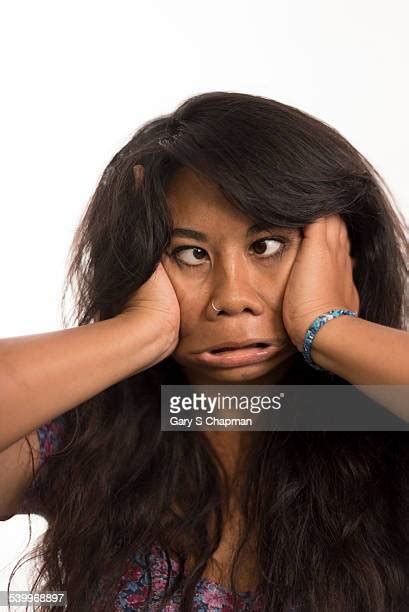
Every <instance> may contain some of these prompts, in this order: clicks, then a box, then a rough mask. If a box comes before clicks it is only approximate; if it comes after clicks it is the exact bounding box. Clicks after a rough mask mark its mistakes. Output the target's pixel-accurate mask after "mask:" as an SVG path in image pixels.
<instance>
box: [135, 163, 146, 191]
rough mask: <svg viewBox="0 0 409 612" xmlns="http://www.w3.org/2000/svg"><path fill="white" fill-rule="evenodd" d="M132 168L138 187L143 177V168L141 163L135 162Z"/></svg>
mask: <svg viewBox="0 0 409 612" xmlns="http://www.w3.org/2000/svg"><path fill="white" fill-rule="evenodd" d="M132 169H133V175H134V178H135V184H136V186H137V187H138V186H139V185H140V184H141V183H142V181H143V179H144V176H145V168H144V167H143V166H142V165H141V164H136V166H134V167H133V168H132Z"/></svg>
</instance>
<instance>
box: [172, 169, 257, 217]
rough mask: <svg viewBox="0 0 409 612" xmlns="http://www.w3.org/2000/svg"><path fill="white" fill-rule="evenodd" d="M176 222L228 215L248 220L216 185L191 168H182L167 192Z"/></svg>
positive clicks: (173, 178)
mask: <svg viewBox="0 0 409 612" xmlns="http://www.w3.org/2000/svg"><path fill="white" fill-rule="evenodd" d="M166 196H167V201H168V204H169V208H170V210H171V213H172V218H173V219H174V221H179V220H181V219H183V220H184V221H186V220H189V219H191V220H193V219H198V218H203V217H206V218H208V219H210V218H211V217H213V216H218V215H227V216H229V217H231V216H234V217H243V218H244V219H245V218H246V217H245V215H243V214H242V213H241V212H240V211H239V210H237V209H236V208H235V207H234V206H233V205H232V204H231V203H230V202H229V201H228V200H227V199H226V198H225V197H224V195H223V194H222V193H221V191H220V190H219V189H218V188H217V186H216V185H215V184H214V183H211V182H210V181H208V180H206V179H205V178H204V177H201V176H199V175H198V174H197V173H196V172H194V171H193V170H191V169H190V168H185V167H184V168H180V169H179V170H178V171H177V172H176V173H175V175H174V176H173V177H172V179H171V181H170V182H169V185H168V189H167V192H166Z"/></svg>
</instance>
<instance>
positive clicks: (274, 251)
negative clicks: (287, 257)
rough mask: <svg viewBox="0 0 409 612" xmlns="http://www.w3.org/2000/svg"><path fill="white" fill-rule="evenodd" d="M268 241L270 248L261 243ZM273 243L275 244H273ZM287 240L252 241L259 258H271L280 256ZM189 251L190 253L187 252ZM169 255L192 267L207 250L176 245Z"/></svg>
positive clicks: (201, 259)
mask: <svg viewBox="0 0 409 612" xmlns="http://www.w3.org/2000/svg"><path fill="white" fill-rule="evenodd" d="M266 242H270V243H272V244H271V247H272V248H270V249H268V248H267V250H266V249H265V247H264V246H263V243H266ZM274 243H275V244H274ZM287 243H288V240H286V239H285V238H262V239H260V240H257V241H256V242H253V246H254V245H256V248H255V252H256V254H257V255H258V256H259V257H260V258H261V259H272V258H274V257H281V255H282V254H283V252H284V250H285V248H286V246H287ZM277 244H281V246H280V247H278V248H277ZM189 251H191V253H189ZM182 252H183V258H182V257H181V253H182ZM169 255H170V257H173V259H175V260H176V261H177V262H179V263H181V264H182V265H185V266H188V267H191V268H194V267H197V266H200V265H202V261H203V259H204V258H205V257H206V255H207V252H206V251H205V249H202V248H200V247H197V246H179V247H176V249H174V250H173V251H172V252H171V253H169Z"/></svg>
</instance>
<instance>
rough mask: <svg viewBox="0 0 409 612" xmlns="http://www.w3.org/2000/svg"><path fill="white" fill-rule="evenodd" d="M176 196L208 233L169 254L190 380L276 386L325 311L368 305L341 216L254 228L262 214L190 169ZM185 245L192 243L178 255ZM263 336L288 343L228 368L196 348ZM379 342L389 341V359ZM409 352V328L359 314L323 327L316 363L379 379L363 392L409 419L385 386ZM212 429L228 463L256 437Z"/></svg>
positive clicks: (180, 241) (178, 212) (189, 224)
mask: <svg viewBox="0 0 409 612" xmlns="http://www.w3.org/2000/svg"><path fill="white" fill-rule="evenodd" d="M167 197H168V202H169V207H170V210H171V214H172V217H173V225H174V228H180V227H183V228H190V229H194V230H196V231H200V232H202V233H204V234H206V235H207V241H205V240H203V239H198V238H197V237H196V238H193V237H180V236H175V237H173V239H172V242H171V244H170V246H169V247H168V249H167V250H166V252H165V253H164V254H163V258H162V264H163V267H164V268H165V270H166V273H167V275H168V277H169V279H170V281H171V283H172V285H173V288H174V290H175V293H176V295H177V299H178V302H179V306H180V315H181V317H180V340H179V343H178V345H177V346H176V348H175V351H174V352H173V354H172V357H173V358H174V359H175V360H176V361H177V362H178V363H179V364H180V366H181V367H182V369H183V371H184V373H185V375H186V377H187V379H188V380H189V382H190V383H191V384H194V385H201V384H202V385H217V384H234V385H240V384H251V385H269V384H275V383H276V382H277V381H279V380H280V379H281V377H282V375H283V374H284V373H285V372H286V371H287V370H288V369H289V368H290V367H291V364H292V361H293V359H294V357H295V355H296V353H297V351H300V350H302V344H303V339H304V334H305V332H306V330H307V329H308V327H309V325H310V324H311V323H312V321H313V320H314V319H315V318H316V317H317V316H318V315H320V314H322V313H324V312H328V311H329V310H332V309H334V308H345V309H349V310H352V311H355V312H359V305H360V302H359V294H358V291H357V288H356V286H355V284H354V281H353V266H354V265H355V261H354V259H353V258H352V257H351V256H350V242H349V237H348V231H347V227H346V225H345V223H344V221H343V220H342V218H341V217H340V216H339V215H329V216H327V217H321V218H320V219H318V220H317V221H315V222H314V223H311V224H308V225H306V226H305V227H303V228H302V230H300V229H292V228H290V229H288V228H278V227H276V228H265V229H263V230H260V231H258V232H256V233H254V234H251V235H247V231H248V229H249V228H250V227H251V226H252V225H253V221H252V220H251V219H249V218H248V217H247V216H246V215H244V214H242V213H241V212H240V211H238V210H237V209H236V208H235V207H234V206H233V205H232V204H231V203H230V202H229V201H228V200H226V198H225V197H224V196H223V195H222V193H221V192H220V191H219V190H218V189H217V187H216V186H215V185H213V184H211V183H210V182H208V181H206V180H205V179H202V178H200V177H199V176H198V175H197V174H196V173H194V172H193V171H191V170H190V169H188V168H182V169H181V170H179V171H178V172H177V173H176V174H175V176H174V177H173V180H172V181H171V183H170V185H169V190H168V193H167ZM181 246H183V247H186V249H185V250H184V251H182V252H179V253H175V249H176V248H177V247H181ZM284 246H285V248H283V247H284ZM269 255H271V257H269ZM187 264H191V265H190V266H188V265H187ZM211 300H213V302H214V303H215V304H216V306H217V307H218V308H220V309H221V312H216V311H215V310H214V309H213V307H212V305H211ZM255 337H257V338H270V339H271V338H273V339H274V340H275V341H276V342H277V344H278V345H279V347H280V350H279V351H278V352H277V353H276V354H275V355H273V356H272V357H271V358H270V359H268V360H266V361H263V362H260V363H257V364H251V365H247V366H240V367H235V368H229V369H225V368H220V367H215V366H207V365H204V364H203V363H197V361H196V360H195V355H194V353H195V352H198V351H200V350H204V349H206V348H207V347H209V346H211V345H213V344H216V343H221V342H223V341H226V342H227V341H229V340H244V339H248V338H255ZM380 346H382V347H387V355H388V358H387V359H385V353H384V352H383V351H379V347H380ZM408 354H409V334H408V332H406V331H404V330H397V329H394V328H389V327H387V326H384V325H379V324H376V323H373V322H370V321H367V320H365V319H362V318H359V317H350V316H341V317H338V318H337V319H333V320H332V321H330V322H328V323H327V324H326V325H325V326H324V327H323V328H322V329H320V331H319V333H318V334H317V336H316V338H315V340H314V343H313V348H312V351H311V356H312V359H313V361H314V362H315V363H317V364H318V365H320V366H321V367H324V368H326V369H328V370H329V371H331V372H333V373H335V374H337V375H338V376H340V377H341V378H344V379H345V380H347V381H349V382H350V383H351V384H354V385H367V386H369V385H375V386H373V387H371V389H370V390H369V387H367V388H366V389H363V390H364V392H367V393H368V395H369V394H371V396H372V397H374V399H375V400H377V401H379V402H380V403H382V404H383V405H384V406H386V407H387V408H388V409H390V410H391V411H392V412H395V413H396V414H398V415H399V416H401V417H402V418H406V419H407V420H409V414H407V413H408V412H409V411H408V410H407V409H406V408H405V407H406V406H407V405H408V401H407V399H408V398H407V395H406V396H405V397H404V398H402V391H401V392H399V393H398V392H397V393H396V394H395V396H394V395H392V393H388V395H387V397H385V396H384V395H382V394H381V390H380V387H379V385H396V386H398V385H401V386H403V385H408V384H409V359H408ZM391 388H392V387H391ZM378 389H379V391H378ZM205 433H206V435H207V436H208V438H209V439H210V440H211V442H212V444H214V446H215V448H217V449H218V452H219V454H220V456H221V457H223V461H224V462H225V464H226V466H227V467H228V469H229V470H232V469H233V466H234V465H236V462H237V458H238V457H239V456H240V454H241V453H242V450H243V449H244V448H245V447H247V446H248V444H249V443H250V442H251V439H252V436H253V437H254V432H234V431H223V432H217V431H207V432H205Z"/></svg>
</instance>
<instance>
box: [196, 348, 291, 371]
mask: <svg viewBox="0 0 409 612" xmlns="http://www.w3.org/2000/svg"><path fill="white" fill-rule="evenodd" d="M222 346H223V345H220V348H221V347H222ZM282 350H283V347H282V346H277V345H270V346H265V347H263V348H261V347H258V348H257V347H253V348H239V349H234V350H231V351H226V352H223V353H211V352H210V351H208V350H207V351H203V352H201V353H198V354H196V356H195V357H196V359H197V361H199V362H200V363H203V364H206V365H210V366H218V367H221V368H236V367H239V366H244V365H251V364H256V363H260V362H262V361H266V360H267V359H270V358H271V357H272V356H273V355H275V354H276V353H279V352H280V351H282Z"/></svg>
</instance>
